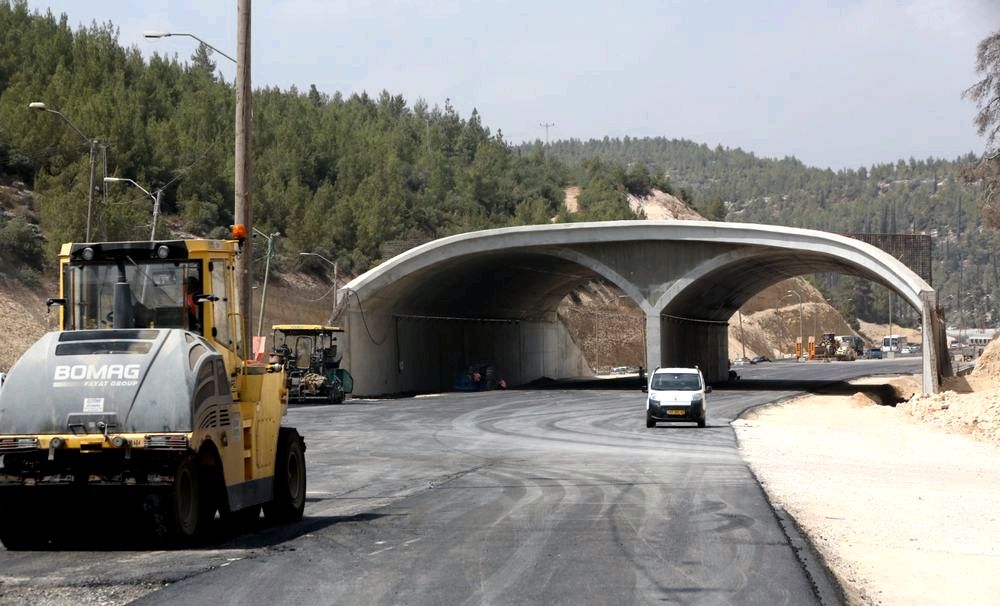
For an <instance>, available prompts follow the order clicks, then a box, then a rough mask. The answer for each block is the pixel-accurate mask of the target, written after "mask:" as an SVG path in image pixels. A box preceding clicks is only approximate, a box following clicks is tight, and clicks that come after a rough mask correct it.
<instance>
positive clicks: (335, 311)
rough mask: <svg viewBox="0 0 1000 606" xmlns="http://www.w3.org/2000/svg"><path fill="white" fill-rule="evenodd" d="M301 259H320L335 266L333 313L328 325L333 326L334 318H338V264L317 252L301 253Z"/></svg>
mask: <svg viewBox="0 0 1000 606" xmlns="http://www.w3.org/2000/svg"><path fill="white" fill-rule="evenodd" d="M299 256H300V257H319V258H320V259H323V260H324V261H326V262H327V263H328V264H329V265H332V266H333V311H332V312H331V313H330V321H329V322H327V324H333V320H334V318H336V317H337V262H336V261H331V260H329V259H327V258H326V257H324V256H323V255H321V254H319V253H316V252H300V253H299Z"/></svg>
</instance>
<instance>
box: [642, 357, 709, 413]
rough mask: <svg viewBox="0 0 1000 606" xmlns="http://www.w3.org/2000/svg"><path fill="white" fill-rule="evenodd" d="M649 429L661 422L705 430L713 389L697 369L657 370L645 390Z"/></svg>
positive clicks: (650, 377)
mask: <svg viewBox="0 0 1000 606" xmlns="http://www.w3.org/2000/svg"><path fill="white" fill-rule="evenodd" d="M646 391H647V393H646V427H656V424H657V422H660V421H693V422H695V423H697V424H698V427H704V426H705V422H706V419H707V413H706V410H705V407H706V401H705V396H706V394H709V393H711V391H712V388H711V387H709V386H707V385H705V378H704V377H703V376H702V374H701V371H700V370H698V369H697V368H657V369H656V370H655V371H653V374H651V375H650V376H649V384H648V386H647V389H646Z"/></svg>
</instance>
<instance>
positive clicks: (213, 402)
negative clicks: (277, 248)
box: [0, 240, 306, 549]
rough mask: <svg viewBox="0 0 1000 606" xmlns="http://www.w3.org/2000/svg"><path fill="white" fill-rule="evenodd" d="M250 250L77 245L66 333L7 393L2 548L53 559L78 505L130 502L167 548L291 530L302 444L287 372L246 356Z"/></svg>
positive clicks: (63, 313) (180, 244) (64, 310)
mask: <svg viewBox="0 0 1000 606" xmlns="http://www.w3.org/2000/svg"><path fill="white" fill-rule="evenodd" d="M239 254H240V245H239V242H238V241H230V240H183V241H167V242H111V243H89V244H65V245H63V247H62V251H61V254H60V259H59V261H60V296H59V297H58V298H54V299H50V300H49V305H50V307H52V308H56V309H58V310H59V314H60V328H61V330H60V331H59V332H52V333H48V334H46V335H45V336H43V337H42V338H41V339H40V340H39V341H38V342H37V343H35V344H34V345H33V346H32V347H31V348H30V349H29V350H28V351H27V352H25V354H24V355H23V356H22V357H21V359H20V360H18V362H17V363H16V364H15V365H14V366H13V367H12V368H11V370H10V373H9V376H8V378H7V381H6V383H5V385H4V389H3V391H2V393H0V540H2V541H3V543H4V545H5V546H6V547H7V548H8V549H24V548H36V547H42V546H45V545H46V544H47V543H48V542H49V540H50V539H53V538H58V537H56V536H53V534H52V533H53V532H56V531H55V530H53V529H54V528H55V527H56V525H54V524H53V523H52V521H53V520H57V519H59V518H61V517H64V514H70V513H73V512H74V511H77V510H78V509H79V505H80V504H90V505H95V504H96V505H97V506H100V505H101V504H109V505H110V504H112V503H114V504H133V505H134V506H135V507H136V508H137V510H140V511H141V512H143V514H142V515H140V516H138V518H137V519H138V520H142V521H144V522H145V523H148V525H149V528H150V529H151V530H152V531H153V532H155V533H156V535H158V536H164V537H171V538H173V539H176V540H179V541H181V542H191V541H194V540H196V539H199V538H201V537H203V536H204V535H205V532H206V530H207V529H208V528H209V526H210V525H211V524H212V523H213V519H214V517H215V513H216V512H219V514H220V515H221V516H222V518H223V520H224V521H225V522H227V524H233V523H240V524H243V523H246V522H253V521H256V520H257V519H258V518H259V516H260V511H261V508H263V510H264V514H265V517H266V518H269V519H271V520H274V521H279V522H287V521H294V520H297V519H299V518H301V516H302V511H303V508H304V505H305V492H306V470H305V444H304V442H303V440H302V438H301V437H300V436H299V434H298V432H296V430H295V429H293V428H290V427H282V426H281V418H282V417H283V416H284V414H285V412H286V409H287V405H286V395H287V391H286V387H285V372H284V368H283V367H282V366H281V365H279V364H260V363H254V362H252V361H248V360H246V359H245V352H247V351H248V349H247V335H245V334H243V321H242V320H243V318H242V315H241V311H240V309H239V307H238V300H239V297H238V293H237V292H236V280H235V270H234V262H235V259H236V257H237V256H238V255H239Z"/></svg>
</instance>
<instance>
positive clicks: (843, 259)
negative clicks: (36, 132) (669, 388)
mask: <svg viewBox="0 0 1000 606" xmlns="http://www.w3.org/2000/svg"><path fill="white" fill-rule="evenodd" d="M817 272H837V273H842V274H847V275H852V276H859V277H862V278H866V279H868V280H871V281H873V282H877V283H879V284H882V285H883V286H885V287H887V288H889V289H890V290H892V291H893V292H895V293H896V294H897V295H898V296H900V297H901V298H903V299H904V300H905V301H906V302H907V303H909V304H910V306H911V307H913V308H914V309H916V310H917V311H918V312H919V313H920V314H921V317H922V319H923V321H922V326H923V330H924V343H925V346H924V347H923V388H924V391H926V392H934V391H936V390H937V389H938V385H939V381H940V377H941V376H942V372H947V367H946V366H945V364H944V361H945V360H946V359H947V357H946V350H945V345H944V330H943V324H942V322H941V320H940V316H939V310H938V309H937V300H936V299H937V297H936V293H935V291H934V290H933V289H932V288H931V287H930V285H928V284H927V283H926V282H925V281H924V280H922V279H921V278H920V277H919V276H917V275H916V274H915V273H914V272H913V271H911V270H910V269H909V268H907V267H906V266H905V265H903V264H902V263H901V262H899V261H898V260H896V259H895V258H893V257H892V256H891V255H889V254H888V253H886V252H884V251H882V250H879V249H877V248H875V247H873V246H870V245H868V244H865V243H863V242H860V241H858V240H854V239H851V238H847V237H844V236H839V235H836V234H831V233H826V232H821V231H814V230H806V229H794V228H787V227H777V226H772V225H758V224H741V223H722V222H710V221H671V220H666V221H605V222H593V223H568V224H555V225H534V226H527V227H511V228H502V229H491V230H485V231H478V232H471V233H465V234H460V235H456V236H451V237H447V238H442V239H439V240H435V241H433V242H428V243H427V244H424V245H422V246H418V247H416V248H413V249H411V250H409V251H406V252H404V253H402V254H400V255H398V256H396V257H393V258H392V259H390V260H388V261H386V262H384V263H382V264H381V265H379V266H378V267H375V268H374V269H372V270H370V271H368V272H366V273H364V274H362V275H360V276H358V277H357V278H355V279H354V280H352V281H351V282H350V283H349V284H347V285H346V286H344V287H343V288H341V289H340V290H339V291H338V293H337V303H338V308H339V309H340V310H341V315H340V322H341V323H342V324H343V325H344V326H345V328H346V331H347V332H346V335H345V339H344V344H343V347H344V349H345V361H346V363H347V364H348V368H350V369H351V372H352V374H353V375H354V380H355V393H357V394H360V395H375V394H389V393H401V392H421V391H439V390H447V389H449V388H450V387H451V385H452V382H453V381H454V377H455V374H456V373H457V372H458V371H459V370H460V369H462V368H464V367H467V366H468V364H469V363H470V362H475V361H477V360H483V361H489V362H490V363H492V364H493V365H494V366H495V367H496V368H497V369H498V372H499V373H500V374H501V375H502V376H503V377H505V378H506V379H507V381H508V382H510V383H511V384H514V385H516V384H521V383H526V382H529V381H532V380H534V379H536V378H539V377H552V378H564V377H575V376H583V375H586V374H589V372H590V370H589V369H588V368H587V367H586V364H585V361H584V360H583V356H582V354H581V353H580V351H579V349H578V348H577V347H576V345H575V344H574V343H573V340H572V339H571V338H570V335H569V334H568V331H567V330H566V328H565V327H564V326H563V324H562V322H560V321H559V320H558V318H557V317H556V309H557V307H558V305H559V303H560V301H561V300H562V299H563V297H564V296H565V295H566V294H567V293H569V292H570V291H572V290H573V289H574V288H576V287H578V286H581V285H582V284H585V283H586V282H588V281H590V280H594V279H598V280H604V281H607V282H608V283H610V284H613V285H614V286H616V287H617V288H619V289H621V291H622V292H624V293H625V294H626V295H628V296H629V297H630V298H631V299H632V300H633V301H635V303H636V304H637V305H638V306H639V307H640V308H641V309H642V311H643V312H644V313H645V316H646V365H647V367H648V368H654V367H656V366H674V365H677V366H689V365H694V364H697V365H698V366H699V367H700V368H701V369H702V371H703V372H704V373H705V376H706V379H708V380H710V381H711V380H721V379H724V378H726V373H727V369H728V331H729V326H728V319H729V318H730V317H732V315H733V314H734V313H736V311H737V310H738V309H739V308H740V307H741V306H742V305H743V304H744V303H745V302H746V301H747V300H748V299H750V298H751V297H752V296H754V295H755V294H757V293H758V292H760V291H761V290H763V289H765V288H767V287H768V286H771V285H772V284H775V283H777V282H779V281H781V280H784V279H786V278H791V277H795V276H799V275H804V274H811V273H817ZM932 327H938V328H939V330H934V329H933V328H932Z"/></svg>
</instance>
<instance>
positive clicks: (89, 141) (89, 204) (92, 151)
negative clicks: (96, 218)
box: [28, 101, 97, 242]
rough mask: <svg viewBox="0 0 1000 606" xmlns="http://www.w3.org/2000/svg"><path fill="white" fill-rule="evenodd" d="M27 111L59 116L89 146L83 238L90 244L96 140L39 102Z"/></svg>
mask: <svg viewBox="0 0 1000 606" xmlns="http://www.w3.org/2000/svg"><path fill="white" fill-rule="evenodd" d="M28 109H34V110H37V111H43V112H48V113H50V114H55V115H57V116H59V117H60V118H62V119H63V121H64V122H66V124H68V125H69V127H70V128H72V129H73V130H75V131H76V134H78V135H80V136H81V137H83V140H84V141H86V142H87V144H88V145H89V146H90V186H89V187H88V188H87V233H86V236H85V238H84V239H85V240H86V241H87V242H90V215H91V213H92V212H93V208H94V171H95V170H96V166H95V165H96V163H97V154H96V149H95V148H96V146H97V140H96V139H92V138H90V137H88V136H87V135H85V134H83V131H81V130H80V129H79V128H77V127H76V125H75V124H73V123H72V122H70V121H69V118H67V117H66V114H64V113H62V112H59V111H56V110H54V109H49V108H48V107H47V106H46V105H45V104H44V103H42V102H41V101H33V102H31V103H29V104H28Z"/></svg>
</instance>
